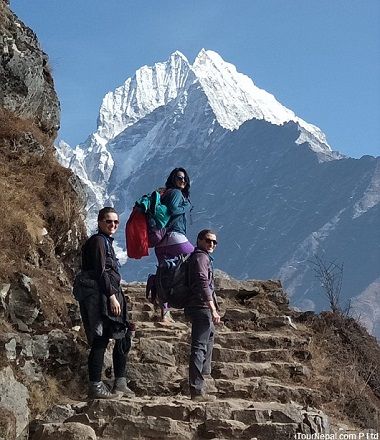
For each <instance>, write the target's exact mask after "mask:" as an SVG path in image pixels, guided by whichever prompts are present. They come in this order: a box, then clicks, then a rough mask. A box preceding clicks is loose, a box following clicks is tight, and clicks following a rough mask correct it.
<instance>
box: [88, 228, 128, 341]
mask: <svg viewBox="0 0 380 440" xmlns="http://www.w3.org/2000/svg"><path fill="white" fill-rule="evenodd" d="M112 243H113V238H112V237H109V236H107V235H105V234H103V233H98V234H95V235H92V236H91V237H90V238H89V239H88V240H87V241H86V243H85V244H84V246H83V248H82V272H85V273H87V274H88V275H89V277H90V278H92V279H94V280H95V281H96V288H94V289H93V292H92V293H91V295H88V296H87V297H86V298H85V299H84V300H83V301H80V309H81V315H82V321H83V325H84V328H85V331H86V335H87V339H88V341H89V343H90V345H91V343H92V340H93V337H94V335H97V336H104V335H108V337H109V338H113V339H121V338H123V337H124V336H125V333H126V330H127V327H128V315H127V313H128V310H127V304H126V300H125V296H124V294H123V292H122V290H121V287H120V281H121V276H120V273H119V264H118V260H117V258H116V254H115V251H114V249H113V246H112ZM112 295H115V296H116V298H117V300H118V301H119V303H120V306H121V315H120V316H115V315H113V314H112V313H111V310H110V303H109V297H110V296H112Z"/></svg>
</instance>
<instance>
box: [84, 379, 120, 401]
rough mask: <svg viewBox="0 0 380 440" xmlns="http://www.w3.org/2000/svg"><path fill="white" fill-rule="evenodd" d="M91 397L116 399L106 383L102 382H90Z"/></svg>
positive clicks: (89, 393)
mask: <svg viewBox="0 0 380 440" xmlns="http://www.w3.org/2000/svg"><path fill="white" fill-rule="evenodd" d="M88 398H89V399H115V395H114V394H112V393H111V391H110V390H109V389H108V388H107V387H106V385H105V384H104V383H103V382H102V381H100V382H90V386H89V388H88Z"/></svg>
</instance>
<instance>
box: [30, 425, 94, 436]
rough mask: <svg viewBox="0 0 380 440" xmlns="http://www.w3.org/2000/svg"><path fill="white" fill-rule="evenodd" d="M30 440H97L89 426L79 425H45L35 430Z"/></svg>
mask: <svg viewBox="0 0 380 440" xmlns="http://www.w3.org/2000/svg"><path fill="white" fill-rule="evenodd" d="M32 440H97V437H96V434H95V431H94V430H93V429H92V428H91V426H86V425H82V424H81V423H77V422H68V423H46V424H43V425H41V426H40V427H39V428H37V430H36V432H35V434H34V435H33V437H32Z"/></svg>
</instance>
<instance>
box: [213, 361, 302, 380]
mask: <svg viewBox="0 0 380 440" xmlns="http://www.w3.org/2000/svg"><path fill="white" fill-rule="evenodd" d="M302 367H303V366H302V364H299V363H294V362H246V363H230V362H213V366H212V377H213V378H214V379H230V380H232V379H242V378H246V377H260V376H270V377H274V378H282V379H290V378H291V377H293V376H294V375H295V373H296V372H297V371H300V370H302Z"/></svg>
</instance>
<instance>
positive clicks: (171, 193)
mask: <svg viewBox="0 0 380 440" xmlns="http://www.w3.org/2000/svg"><path fill="white" fill-rule="evenodd" d="M165 188H166V191H165V192H164V194H163V195H162V196H161V203H162V204H164V205H166V206H167V208H168V212H169V214H170V219H169V222H168V225H167V226H166V228H167V231H168V232H167V233H166V235H165V237H164V238H163V240H161V242H160V243H159V244H158V245H157V246H156V247H155V253H156V256H157V260H158V263H160V262H161V261H163V260H165V259H169V258H175V257H177V256H178V255H181V254H191V253H192V252H193V251H194V246H193V245H192V244H191V243H190V241H189V240H188V239H187V237H186V215H187V214H189V213H190V211H191V209H192V204H191V202H190V178H189V175H188V173H187V171H186V170H185V169H184V168H174V170H172V172H171V173H170V174H169V177H168V178H167V180H166V183H165ZM162 322H164V323H170V322H173V318H172V317H171V315H170V309H169V307H168V305H167V304H164V306H163V309H162Z"/></svg>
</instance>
